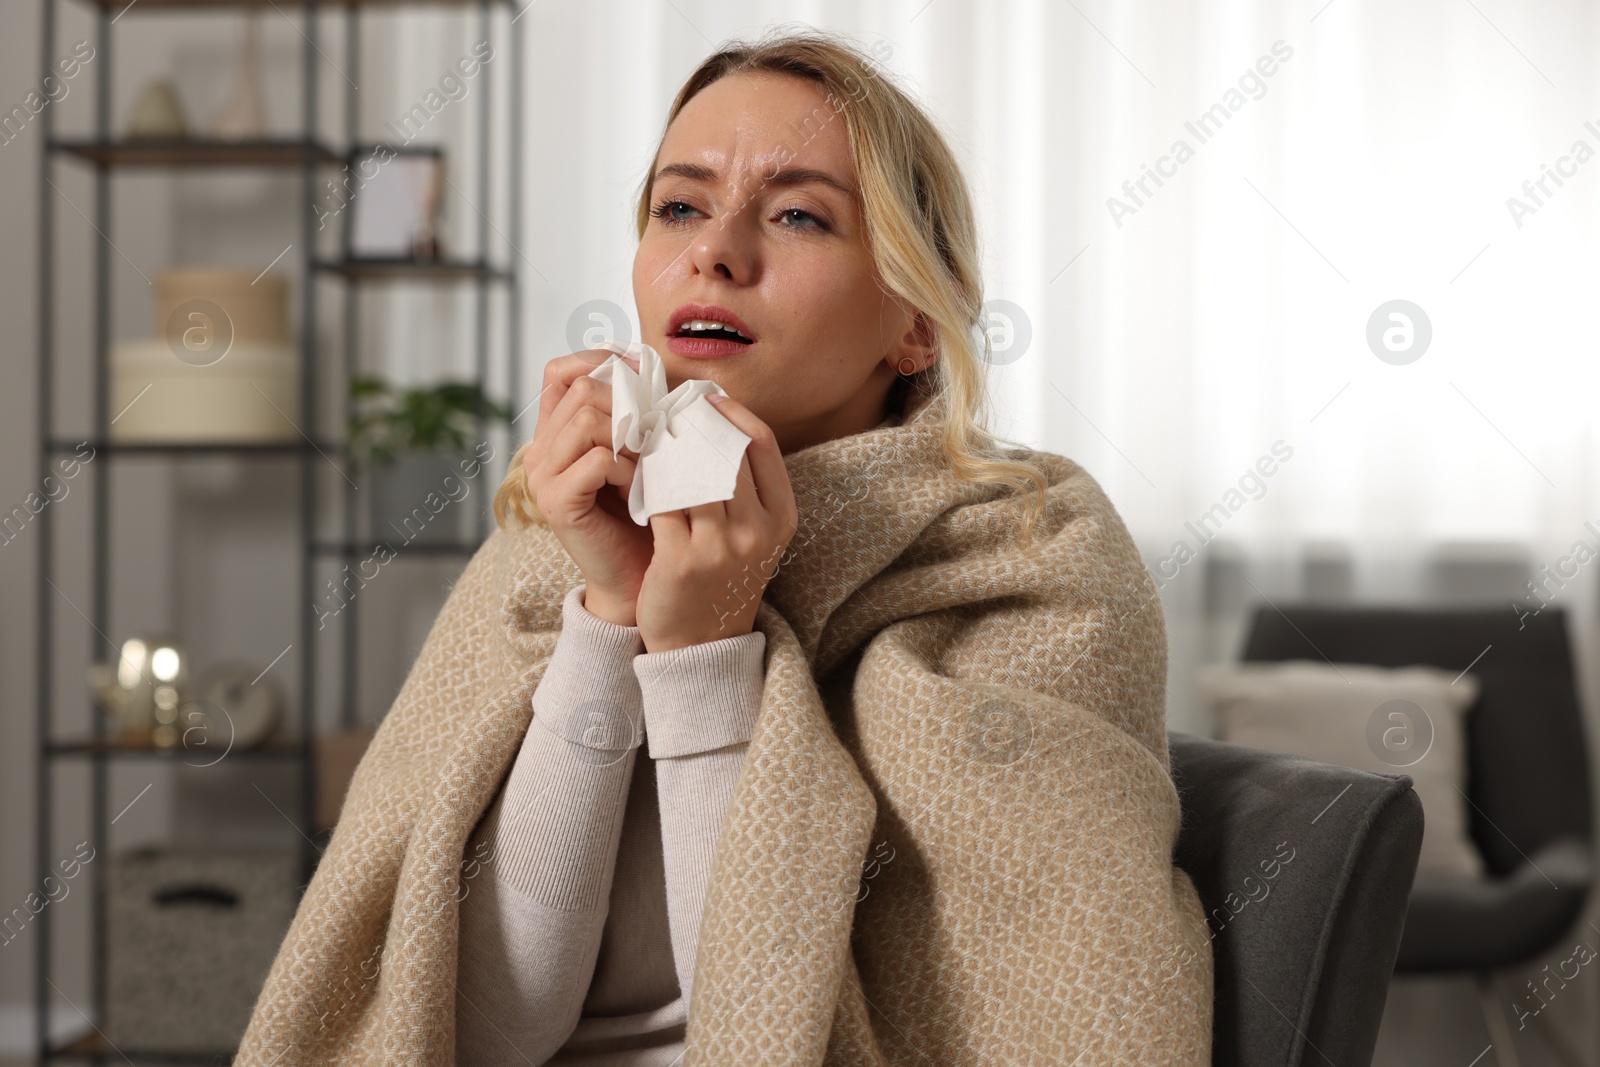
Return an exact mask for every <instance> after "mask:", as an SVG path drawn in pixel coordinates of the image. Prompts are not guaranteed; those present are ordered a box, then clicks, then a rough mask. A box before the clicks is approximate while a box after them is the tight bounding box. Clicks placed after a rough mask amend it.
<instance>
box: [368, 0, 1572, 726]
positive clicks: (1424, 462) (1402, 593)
mask: <svg viewBox="0 0 1600 1067" xmlns="http://www.w3.org/2000/svg"><path fill="white" fill-rule="evenodd" d="M519 20H526V21H527V25H526V26H525V27H523V28H524V30H525V31H526V33H527V41H528V44H529V48H528V51H527V62H526V70H525V80H524V84H525V90H526V96H525V106H526V108H527V112H526V114H527V129H528V142H527V156H526V159H525V161H524V165H523V169H522V182H523V191H524V195H525V197H526V198H527V199H526V204H527V207H526V210H525V213H524V224H523V226H522V229H521V232H520V233H518V234H517V235H516V239H515V243H516V245H517V247H518V254H520V256H521V259H522V266H523V269H524V276H525V278H526V279H527V281H526V285H525V289H524V294H525V299H524V306H525V309H526V318H525V326H526V331H525V336H524V341H523V350H524V385H525V393H526V395H525V397H524V401H525V400H526V399H531V397H532V395H533V394H534V393H535V392H536V391H537V381H538V375H539V370H540V368H541V367H542V365H543V363H544V362H545V361H546V360H547V359H549V358H551V357H554V356H557V355H561V354H563V353H565V352H568V351H570V350H571V347H572V346H571V345H570V344H569V337H570V331H571V329H572V324H571V322H570V320H571V318H572V316H573V315H574V312H575V310H576V309H579V308H580V307H584V306H585V305H586V304H588V302H590V301H595V300H608V301H611V302H613V303H614V304H615V305H617V307H618V308H620V309H622V310H623V312H624V314H625V315H627V316H631V315H632V307H633V304H632V291H631V281H630V273H629V272H630V267H631V260H632V250H633V237H632V230H631V210H632V197H633V195H634V193H635V190H636V189H637V186H638V183H639V181H640V179H641V178H642V177H643V174H644V171H645V168H646V166H647V165H648V162H649V156H650V152H651V150H652V149H653V147H654V145H655V142H656V138H657V136H658V134H659V132H660V128H661V123H662V120H663V116H664V113H665V110H666V108H667V106H668V104H669V103H670V101H671V97H672V94H673V93H674V92H675V90H676V89H677V87H678V85H679V84H680V83H681V81H682V79H683V78H684V77H685V76H686V75H687V74H688V73H689V72H690V71H691V70H692V69H693V68H694V66H695V65H696V64H697V63H698V62H699V61H700V60H701V59H702V58H703V57H704V56H705V55H706V54H707V53H709V52H710V51H711V50H712V49H713V48H714V47H715V46H717V45H718V44H720V43H721V42H723V41H724V40H726V39H728V38H731V37H739V36H754V35H756V34H758V33H759V32H760V31H762V30H763V29H764V28H766V27H767V26H768V25H770V24H772V23H774V22H801V23H809V24H813V25H817V26H821V27H824V28H827V29H831V30H837V31H843V32H845V33H849V34H851V35H853V36H855V37H856V39H857V40H858V41H860V42H861V43H862V44H863V45H864V46H867V47H871V46H872V45H874V44H878V45H879V49H880V54H887V56H888V58H887V60H886V62H885V66H886V67H887V68H888V70H889V71H890V72H891V73H892V74H893V75H894V76H895V77H896V78H898V79H899V81H900V83H901V84H902V85H903V86H904V87H905V88H907V89H908V90H909V91H910V92H911V93H913V94H914V95H915V96H916V97H917V98H918V99H919V100H921V101H922V102H923V104H924V105H925V106H926V107H927V109H928V110H929V111H930V112H931V113H932V114H933V115H934V116H935V117H936V119H937V120H938V121H939V122H940V123H941V124H942V126H943V128H944V129H945V130H946V131H947V134H948V136H949V138H950V140H951V141H952V143H953V145H954V146H955V148H956V149H957V151H958V152H959V154H960V155H961V157H962V158H963V160H964V161H965V164H966V167H967V174H968V177H969V179H970V182H971V184H972V187H973V190H974V193H975V195H976V197H977V202H978V205H979V210H980V212H981V222H982V227H983V233H984V239H985V244H986V260H985V271H986V282H987V286H988V294H989V297H990V298H991V299H995V300H1004V301H1009V302H1010V303H1011V304H1013V305H1015V306H1016V307H1017V308H1020V309H1021V315H1022V316H1023V317H1024V318H1025V321H1026V329H1027V331H1028V333H1029V334H1030V335H1031V340H1030V341H1029V342H1028V347H1027V348H1026V350H1025V351H1021V352H1020V354H1017V352H1016V351H1015V350H1014V351H1013V352H1012V353H1011V354H1009V355H1008V356H1007V357H1006V359H1007V361H1006V362H1004V363H1003V365H997V366H996V367H995V368H994V369H993V371H992V380H993V383H994V387H995V395H996V400H997V405H996V407H997V414H998V416H999V417H998V418H997V420H996V428H997V429H998V430H1000V431H1001V432H1003V433H1006V434H1007V435H1009V436H1012V437H1015V438H1017V439H1019V440H1023V441H1026V442H1028V443H1032V444H1037V445H1039V446H1041V447H1044V448H1048V449H1051V450H1053V451H1058V452H1061V453H1063V454H1065V455H1067V456H1070V457H1072V458H1073V459H1075V460H1077V461H1078V462H1080V463H1082V464H1083V465H1084V466H1085V467H1086V468H1087V469H1088V470H1089V471H1090V472H1091V473H1093V474H1094V476H1095V477H1096V478H1097V479H1099V480H1100V481H1101V483H1102V484H1103V485H1104V486H1105V487H1106V489H1107V491H1108V492H1109V493H1110V495H1111V497H1112V498H1113V499H1114V500H1115V502H1116V504H1117V506H1118V508H1119V509H1120V510H1121V513H1122V514H1123V516H1124V517H1125V519H1126V521H1127V523H1128V525H1129V527H1130V529H1131V530H1132V531H1133V533H1134V535H1135V537H1136V538H1137V540H1138V541H1139V543H1140V545H1141V549H1142V551H1143V552H1144V553H1145V556H1146V562H1147V563H1148V564H1149V565H1150V566H1151V568H1152V569H1153V570H1156V571H1157V572H1158V573H1159V574H1161V575H1162V578H1163V581H1164V587H1163V596H1164V598H1165V603H1166V605H1167V609H1168V614H1169V623H1170V626H1171V631H1172V640H1173V686H1172V705H1171V716H1172V722H1173V725H1174V726H1176V727H1179V728H1188V729H1196V730H1205V729H1207V728H1208V727H1209V724H1208V723H1206V722H1205V721H1204V719H1203V717H1202V716H1201V715H1200V713H1199V711H1198V709H1197V708H1196V706H1195V704H1194V701H1193V698H1192V693H1191V690H1190V687H1189V679H1190V675H1191V674H1192V668H1193V666H1194V665H1196V664H1197V663H1199V662H1201V661H1204V660H1207V659H1214V658H1220V657H1223V656H1227V655H1231V654H1232V652H1233V651H1234V648H1235V643H1236V641H1237V640H1238V637H1239V634H1240V628H1241V626H1242V624H1243V622H1244V619H1245V610H1246V608H1247V607H1248V606H1249V604H1250V603H1251V602H1257V601H1259V599H1260V598H1262V597H1266V598H1269V599H1271V600H1272V601H1273V602H1274V603H1279V602H1285V601H1293V600H1296V599H1301V598H1304V597H1308V596H1319V595H1320V596H1333V597H1344V598H1361V599H1369V600H1382V601H1407V600H1410V601H1426V600H1433V601H1437V600H1439V599H1441V598H1448V599H1456V600H1471V599H1476V600H1477V601H1479V602H1482V601H1484V600H1485V599H1487V600H1489V601H1490V602H1493V603H1501V602H1504V603H1505V606H1506V610H1507V611H1508V612H1509V611H1511V610H1512V607H1511V600H1510V598H1511V595H1512V594H1514V593H1515V592H1516V590H1517V588H1518V587H1519V586H1520V580H1521V579H1522V578H1525V577H1528V576H1530V575H1524V574H1523V573H1522V570H1523V569H1526V570H1528V571H1532V570H1533V569H1535V568H1537V567H1539V566H1541V565H1544V564H1551V565H1553V564H1555V563H1556V562H1557V561H1558V560H1559V559H1560V558H1561V557H1563V556H1565V555H1567V554H1568V553H1569V552H1570V551H1571V549H1572V548H1573V546H1574V543H1575V542H1578V541H1583V542H1585V543H1587V544H1589V545H1593V546H1596V547H1600V534H1597V533H1595V532H1593V531H1591V530H1590V529H1588V528H1587V527H1586V525H1585V524H1586V523H1588V522H1590V521H1594V522H1595V525H1596V527H1600V472H1597V469H1596V466H1597V465H1596V449H1597V445H1600V441H1597V433H1596V422H1595V418H1594V416H1593V414H1592V412H1593V409H1594V399H1595V396H1596V386H1597V384H1600V382H1597V376H1600V371H1597V370H1596V360H1595V348H1596V343H1595V339H1594V327H1593V323H1592V316H1593V309H1594V307H1595V297H1594V295H1593V294H1594V293H1595V292H1596V287H1595V281H1596V278H1595V264H1596V258H1595V252H1596V245H1595V222H1596V219H1595V203H1596V195H1595V190H1596V188H1597V187H1600V160H1590V159H1588V157H1587V156H1586V155H1583V156H1582V158H1583V161H1582V162H1579V161H1578V156H1574V155H1573V153H1574V152H1579V155H1582V152H1580V150H1578V149H1577V147H1576V146H1575V144H1574V142H1577V141H1583V142H1585V143H1586V145H1587V146H1588V147H1587V152H1588V153H1589V154H1593V153H1594V152H1595V150H1596V149H1600V98H1597V93H1596V87H1595V77H1594V75H1593V73H1592V71H1593V69H1594V66H1595V65H1594V62H1593V56H1594V54H1595V52H1596V46H1597V43H1600V42H1597V41H1596V19H1595V4H1594V3H1592V2H1583V3H1577V2H1574V3H1567V4H1565V5H1562V6H1560V7H1559V8H1555V9H1543V8H1541V9H1539V10H1537V11H1536V10H1534V9H1529V8H1524V7H1520V6H1518V5H1514V4H1512V3H1509V2H1507V0H1471V2H1465V0H1449V2H1445V0H1438V2H1416V3H1408V4H1404V5H1381V4H1374V3H1370V2H1363V0H1331V2H1328V0H1314V2H1309V3H1304V4H1301V3H1296V4H1280V3H1267V2H1259V3H1242V2H1224V0H1201V2H1196V3H1191V4H1185V5H1170V4H1165V3H1160V4H1158V3H1154V2H1141V3H1135V4H1125V3H1111V2H1109V0H1073V2H1070V3H1068V2H1047V0H1015V2H1008V3H998V2H992V0H985V2H978V0H931V2H930V3H927V4H925V5H923V4H919V3H915V2H910V3H900V2H868V3H843V2H840V3H823V2H816V3H777V2H766V3H749V4H740V5H730V4H723V3H714V2H710V0H671V2H665V0H663V2H660V3H656V2H651V3H638V2H635V0H609V2H608V0H596V2H593V3H586V4H576V3H560V2H555V0H536V2H535V3H533V4H531V5H529V6H528V7H527V8H526V9H525V11H524V12H523V13H522V14H521V15H520V16H519ZM496 25H497V26H498V27H500V31H499V32H504V20H503V19H501V20H500V21H498V22H497V24H496ZM457 44H458V42H456V41H454V40H450V41H444V40H441V39H440V36H439V35H438V34H436V33H431V32H427V31H418V30H415V29H412V30H410V31H408V32H404V33H401V34H400V35H399V36H398V37H397V40H396V48H397V51H396V56H397V59H398V63H397V68H396V69H397V71H400V72H405V73H403V74H401V75H399V76H398V78H399V82H404V81H405V78H406V77H412V72H426V71H431V70H435V69H441V70H442V69H443V65H444V64H446V63H448V62H450V61H452V60H453V59H454V58H455V57H456V54H457V52H459V51H460V49H459V48H458V47H457ZM505 73H506V71H505V69H504V68H503V67H502V68H501V69H499V70H498V71H497V74H498V75H499V76H504V74H505ZM424 80H426V78H424ZM397 88H398V90H399V91H400V92H401V95H405V90H406V89H407V88H414V89H415V90H416V91H420V89H421V88H423V86H421V85H418V86H416V87H409V86H407V85H403V84H397ZM1590 119H1595V120H1596V121H1595V124H1594V126H1593V127H1592V128H1590V127H1586V126H1585V122H1586V121H1587V120H1590ZM1179 141H1182V142H1185V143H1186V145H1187V151H1184V150H1183V149H1180V148H1178V146H1177V144H1176V142H1179ZM1563 157H1569V158H1567V159H1566V160H1565V162H1563ZM1544 165H1548V166H1549V167H1550V168H1552V169H1556V170H1557V171H1558V172H1561V173H1564V174H1567V175H1570V176H1567V177H1563V178H1562V182H1563V183H1564V184H1562V185H1560V186H1558V185H1557V184H1556V183H1555V182H1554V181H1553V180H1550V179H1545V190H1546V191H1547V192H1546V191H1541V190H1539V189H1538V187H1537V186H1535V187H1534V192H1535V193H1536V194H1537V195H1538V198H1539V202H1538V203H1536V202H1535V201H1534V200H1533V199H1532V198H1531V197H1530V196H1529V194H1528V193H1527V192H1525V191H1524V188H1523V183H1524V182H1525V181H1532V182H1537V181H1538V180H1539V179H1541V177H1543V176H1544V173H1545V171H1544ZM1147 169H1148V170H1147ZM1148 171H1155V172H1157V174H1158V175H1159V176H1160V183H1159V184H1157V183H1156V181H1155V180H1154V179H1151V178H1150V177H1148V176H1147V173H1148ZM1141 179H1143V181H1144V187H1143V189H1142V190H1141V189H1140V188H1139V187H1138V183H1139V182H1140V181H1141ZM464 180H465V181H471V180H472V179H471V176H470V174H468V175H466V176H465V178H464ZM1124 183H1130V185H1129V187H1126V188H1125V184H1124ZM462 188H463V189H466V188H468V186H466V185H463V186H462ZM1130 188H1131V190H1132V191H1131V192H1130V191H1129V189H1130ZM1547 193H1548V195H1547ZM1509 197H1518V198H1519V199H1521V200H1522V201H1524V202H1525V203H1527V204H1528V205H1529V206H1530V207H1533V208H1534V209H1535V210H1533V211H1532V212H1523V213H1521V217H1520V220H1519V219H1518V217H1517V216H1516V215H1514V214H1513V212H1512V211H1511V209H1510V208H1509V207H1508V203H1507V200H1508V198H1509ZM1111 198H1116V200H1118V201H1120V202H1121V206H1120V207H1118V206H1117V205H1115V204H1112V203H1110V201H1111ZM456 207H457V209H459V210H458V214H459V216H460V218H459V219H458V221H461V220H470V216H471V208H470V207H469V206H467V205H459V204H458V205H456ZM1519 221H1520V225H1519V224H1518V223H1519ZM1394 300H1405V301H1409V302H1411V303H1412V304H1414V305H1416V306H1417V307H1419V308H1420V309H1421V310H1422V312H1423V313H1424V314H1425V316H1426V318H1427V320H1428V323H1429V325H1430V327H1431V341H1430V343H1429V345H1428V347H1427V349H1426V351H1425V352H1424V353H1423V354H1422V355H1421V356H1420V358H1417V359H1415V361H1413V362H1410V363H1405V364H1398V363H1391V362H1386V361H1384V360H1381V359H1380V358H1378V356H1377V355H1376V354H1375V353H1374V350H1373V349H1372V348H1371V347H1369V344H1368V339H1367V334H1368V323H1369V319H1370V318H1371V317H1372V316H1373V315H1374V312H1375V311H1377V309H1378V308H1379V307H1380V305H1384V304H1386V303H1387V302H1390V301H1394ZM397 314H398V312H397ZM1013 318H1015V316H1013ZM1413 318H1415V316H1413ZM587 321H589V322H590V323H591V324H592V323H593V322H594V321H598V320H587ZM991 325H992V327H993V328H994V329H996V330H997V331H999V332H997V334H996V336H997V337H1001V338H1003V337H1004V336H1005V334H1004V330H1005V329H1006V328H1007V327H1010V328H1013V329H1014V328H1015V327H1016V326H1017V323H1016V322H1014V321H1010V320H1006V319H1003V318H1001V317H999V312H997V317H995V318H994V319H992V320H991ZM619 329H631V330H633V332H635V333H636V332H637V330H636V327H627V326H621V327H619ZM1013 336H1015V334H1013ZM519 406H520V405H519ZM530 417H531V416H530ZM1275 450H1276V454H1275ZM1263 457H1266V458H1265V459H1264V458H1263ZM1285 457H1287V458H1285ZM1258 464H1261V466H1260V467H1259V468H1258ZM1252 470H1271V472H1272V473H1270V474H1267V475H1264V476H1258V475H1252V474H1251V473H1250V472H1251V471H1252ZM1207 514H1209V515H1210V521H1209V525H1205V526H1204V530H1205V532H1206V533H1207V534H1208V535H1214V536H1215V538H1216V539H1215V540H1212V541H1202V539H1201V538H1200V537H1199V536H1197V535H1196V533H1195V532H1194V531H1195V530H1196V529H1197V528H1200V527H1201V525H1202V524H1201V523H1200V522H1199V519H1200V517H1201V516H1203V515H1207ZM1190 523H1194V524H1195V525H1194V526H1190V525H1188V524H1190ZM1180 543H1183V544H1184V545H1186V546H1187V551H1189V552H1191V553H1192V558H1183V557H1182V553H1181V550H1178V545H1179V544H1180ZM1175 552H1177V553H1178V554H1177V555H1175ZM1462 560H1465V561H1466V564H1465V565H1463V564H1462ZM1474 560H1479V561H1480V562H1481V563H1482V566H1481V567H1479V569H1478V570H1477V571H1474V570H1473V567H1472V564H1473V561H1474ZM1452 567H1453V568H1454V569H1452ZM1570 569H1571V568H1570V567H1569V570H1570ZM1596 571H1600V562H1597V563H1596V564H1593V565H1585V566H1581V567H1578V568H1577V573H1576V575H1575V576H1574V577H1572V578H1569V579H1564V580H1563V584H1562V585H1561V586H1560V587H1559V588H1558V587H1556V586H1554V585H1550V586H1547V588H1548V589H1549V590H1551V591H1553V592H1554V594H1555V595H1554V598H1553V602H1555V603H1561V604H1564V605H1565V606H1567V607H1569V608H1570V609H1572V610H1573V611H1575V612H1576V613H1577V616H1578V618H1577V621H1578V623H1579V624H1580V627H1581V631H1580V632H1581V638H1582V642H1583V644H1582V647H1583V648H1584V649H1590V648H1592V647H1593V645H1594V641H1593V636H1592V635H1593V626H1592V624H1591V618H1592V615H1593V612H1592V606H1593V603H1594V601H1595V599H1596V598H1595V595H1594V588H1595V578H1594V574H1595V572H1596ZM1475 573H1481V574H1482V575H1487V577H1485V578H1482V579H1481V580H1479V579H1475V578H1473V577H1472V575H1473V574H1475ZM1452 575H1454V576H1455V577H1454V578H1452V577H1451V576H1452ZM1474 583H1476V584H1474ZM1548 595H1549V594H1547V597H1548ZM1523 596H1524V597H1525V599H1526V601H1527V603H1528V605H1529V606H1530V607H1537V606H1538V604H1539V601H1538V600H1537V599H1534V598H1533V597H1532V596H1531V595H1530V594H1527V593H1526V592H1524V593H1523ZM1589 681H1590V682H1592V679H1590V680H1589ZM1590 689H1591V691H1592V689H1593V686H1592V684H1591V686H1590Z"/></svg>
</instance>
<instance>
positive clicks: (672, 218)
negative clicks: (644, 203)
mask: <svg viewBox="0 0 1600 1067" xmlns="http://www.w3.org/2000/svg"><path fill="white" fill-rule="evenodd" d="M678 207H682V208H688V209H689V210H690V211H693V210H695V209H694V208H693V207H691V206H690V205H689V204H686V203H684V202H683V201H682V200H663V201H662V202H661V203H659V204H657V205H656V206H655V207H653V208H651V209H650V214H651V216H652V217H654V218H658V219H660V220H661V223H662V225H664V226H673V225H676V224H677V223H680V222H687V221H689V220H688V219H685V218H684V217H683V216H681V215H674V214H672V209H673V208H678Z"/></svg>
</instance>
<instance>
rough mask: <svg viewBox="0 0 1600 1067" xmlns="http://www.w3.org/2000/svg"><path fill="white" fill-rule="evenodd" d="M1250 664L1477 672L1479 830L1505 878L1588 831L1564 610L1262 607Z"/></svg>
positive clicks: (1473, 719)
mask: <svg viewBox="0 0 1600 1067" xmlns="http://www.w3.org/2000/svg"><path fill="white" fill-rule="evenodd" d="M1241 658H1242V659H1244V660H1254V661H1263V660H1288V659H1310V660H1317V661H1324V660H1331V661H1332V662H1334V663H1367V664H1374V665H1377V666H1380V667H1405V666H1410V665H1413V664H1423V665H1429V666H1434V667H1441V668H1444V669H1445V670H1450V671H1462V670H1466V669H1468V668H1469V666H1470V669H1471V671H1472V673H1473V674H1474V675H1476V676H1477V677H1478V678H1479V680H1480V681H1481V683H1482V687H1481V689H1480V692H1479V695H1478V699H1477V701H1476V702H1475V703H1474V704H1473V705H1472V707H1471V708H1469V709H1468V712H1467V751H1468V754H1467V759H1468V770H1467V789H1466V793H1467V797H1468V798H1469V799H1470V800H1471V802H1472V810H1471V811H1470V812H1469V820H1470V822H1469V827H1470V831H1471V833H1472V837H1473V840H1474V841H1475V842H1476V843H1477V845H1478V849H1479V851H1481V852H1482V854H1483V858H1484V862H1485V863H1486V864H1487V865H1488V867H1489V870H1490V871H1492V872H1493V873H1495V874H1506V873H1509V872H1510V871H1512V870H1514V869H1515V868H1516V867H1518V866H1520V865H1521V864H1522V863H1523V862H1524V857H1525V856H1530V855H1532V854H1533V853H1534V852H1536V851H1537V850H1538V849H1539V848H1540V846H1542V845H1544V844H1546V843H1547V842H1549V841H1552V840H1554V839H1556V838H1560V837H1577V838H1580V839H1582V840H1588V839H1589V836H1590V825H1591V815H1590V810H1589V809H1590V801H1589V765H1588V749H1587V748H1586V747H1585V741H1584V730H1583V720H1582V715H1581V712H1580V710H1579V704H1578V693H1577V680H1576V676H1575V674H1574V672H1573V667H1572V652H1571V646H1570V643H1569V639H1568V635H1567V615H1566V612H1565V611H1564V610H1563V609H1561V608H1557V607H1546V608H1544V609H1543V610H1542V611H1540V612H1539V613H1538V614H1532V613H1526V614H1521V615H1519V614H1518V613H1517V612H1515V611H1513V610H1512V609H1511V608H1510V607H1504V608H1492V609H1477V608H1473V609H1420V608H1404V607H1349V608H1343V607H1284V608H1283V609H1282V610H1281V611H1280V610H1279V609H1277V608H1274V607H1269V606H1262V607H1259V608H1257V610H1256V614H1255V617H1254V619H1253V621H1252V625H1251V628H1250V634H1249V637H1248V639H1247V640H1246V643H1245V649H1244V653H1243V655H1242V657H1241Z"/></svg>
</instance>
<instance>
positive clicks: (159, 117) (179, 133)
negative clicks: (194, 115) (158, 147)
mask: <svg viewBox="0 0 1600 1067" xmlns="http://www.w3.org/2000/svg"><path fill="white" fill-rule="evenodd" d="M188 135H189V123H188V121H187V120H186V119H185V118H184V115H183V104H182V103H181V102H180V101H179V100H178V90H177V89H176V88H174V87H173V84H172V83H171V82H169V81H166V80H165V79H162V78H157V79H155V80H154V81H151V82H149V83H147V84H146V85H145V87H144V90H143V91H142V92H140V94H139V99H138V101H137V102H136V103H135V104H134V105H133V113H132V114H131V115H129V116H128V137H129V138H130V139H137V138H140V137H187V136H188Z"/></svg>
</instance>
